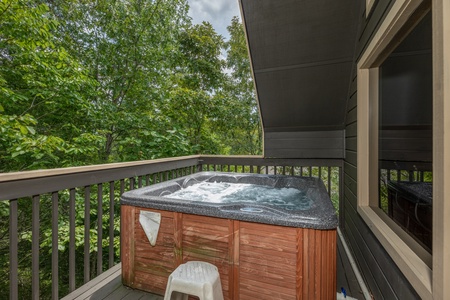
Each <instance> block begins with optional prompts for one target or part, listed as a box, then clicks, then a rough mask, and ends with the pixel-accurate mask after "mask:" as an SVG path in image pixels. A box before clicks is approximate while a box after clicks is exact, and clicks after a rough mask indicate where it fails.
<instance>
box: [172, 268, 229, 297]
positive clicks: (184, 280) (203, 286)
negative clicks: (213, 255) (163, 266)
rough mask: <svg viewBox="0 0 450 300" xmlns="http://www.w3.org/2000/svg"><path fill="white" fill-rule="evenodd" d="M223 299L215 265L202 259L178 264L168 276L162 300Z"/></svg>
mask: <svg viewBox="0 0 450 300" xmlns="http://www.w3.org/2000/svg"><path fill="white" fill-rule="evenodd" d="M189 295H192V296H197V297H199V298H200V300H223V294H222V285H221V284H220V276H219V271H218V270H217V267H216V266H215V265H213V264H210V263H207V262H203V261H189V262H187V263H185V264H182V265H179V266H178V268H176V269H175V271H173V272H172V274H170V276H169V281H168V282H167V287H166V294H165V296H164V300H187V299H188V296H189Z"/></svg>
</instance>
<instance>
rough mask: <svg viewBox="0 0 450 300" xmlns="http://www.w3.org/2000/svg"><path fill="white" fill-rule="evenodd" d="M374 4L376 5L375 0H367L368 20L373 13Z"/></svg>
mask: <svg viewBox="0 0 450 300" xmlns="http://www.w3.org/2000/svg"><path fill="white" fill-rule="evenodd" d="M374 3H375V0H366V18H367V17H368V16H369V14H370V12H371V11H372V8H373V4H374Z"/></svg>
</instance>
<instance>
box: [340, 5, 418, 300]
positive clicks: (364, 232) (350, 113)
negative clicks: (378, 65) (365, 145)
mask: <svg viewBox="0 0 450 300" xmlns="http://www.w3.org/2000/svg"><path fill="white" fill-rule="evenodd" d="M390 5H391V1H390V0H379V1H377V2H376V3H375V7H374V8H373V11H372V12H371V14H370V15H369V18H368V19H366V17H365V12H361V23H360V35H359V37H360V38H359V42H358V44H357V45H356V46H357V49H358V51H357V53H356V59H355V65H354V68H353V74H356V61H357V60H358V58H359V57H360V56H361V54H362V53H363V50H364V48H365V47H366V46H367V43H368V42H369V40H370V38H371V37H372V35H373V33H374V32H375V30H376V28H377V27H378V25H379V23H380V21H381V20H382V18H383V17H384V15H385V13H386V11H387V10H388V9H389V7H390ZM356 80H357V79H356V76H354V78H353V82H352V83H351V85H350V89H349V97H348V105H347V117H346V135H345V154H346V158H345V163H344V212H343V213H344V219H345V224H344V226H342V227H343V229H344V233H345V236H346V238H347V239H348V242H349V244H350V246H351V249H352V250H353V252H354V255H355V258H356V260H357V263H358V265H359V267H360V270H361V272H362V274H363V277H364V279H365V281H366V283H367V285H368V288H369V290H370V291H371V293H372V295H373V296H374V298H375V299H419V296H418V295H417V294H416V292H415V291H414V289H413V288H412V286H411V285H410V284H409V282H408V281H407V280H406V278H405V277H404V276H403V274H402V273H401V272H400V270H399V269H398V268H397V266H396V265H395V263H394V262H393V261H392V259H391V258H390V257H389V255H388V254H387V253H386V251H385V250H384V249H383V247H382V246H381V244H380V243H379V242H378V240H377V239H376V238H375V236H374V235H373V234H372V232H371V230H370V229H369V228H368V226H367V225H366V223H365V222H364V221H363V220H362V219H361V217H360V216H359V215H358V212H357V196H356V195H357V160H356V154H357V153H356V151H357V146H356V144H357V136H356V134H357V119H356V105H357V85H356Z"/></svg>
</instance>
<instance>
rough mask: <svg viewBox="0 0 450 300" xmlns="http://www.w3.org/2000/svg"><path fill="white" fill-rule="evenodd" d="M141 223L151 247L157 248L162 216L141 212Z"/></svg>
mask: <svg viewBox="0 0 450 300" xmlns="http://www.w3.org/2000/svg"><path fill="white" fill-rule="evenodd" d="M139 223H141V226H142V228H143V229H144V232H145V235H147V238H148V241H149V242H150V245H152V246H155V245H156V238H157V237H158V231H159V225H160V223H161V214H160V213H155V212H151V211H145V210H141V213H140V214H139Z"/></svg>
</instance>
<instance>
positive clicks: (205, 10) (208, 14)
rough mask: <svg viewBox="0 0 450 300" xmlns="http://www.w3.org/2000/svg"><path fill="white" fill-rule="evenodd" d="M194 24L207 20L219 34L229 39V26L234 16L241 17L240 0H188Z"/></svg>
mask: <svg viewBox="0 0 450 300" xmlns="http://www.w3.org/2000/svg"><path fill="white" fill-rule="evenodd" d="M188 2H189V6H190V8H189V15H190V16H191V17H192V22H193V23H194V24H199V23H201V22H203V21H207V22H209V23H211V24H212V26H213V27H214V29H215V30H216V32H217V33H218V34H221V35H222V36H224V37H225V38H226V39H228V32H227V26H228V25H230V24H231V18H232V17H233V16H238V17H239V18H240V17H241V14H240V11H239V3H238V0H188Z"/></svg>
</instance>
